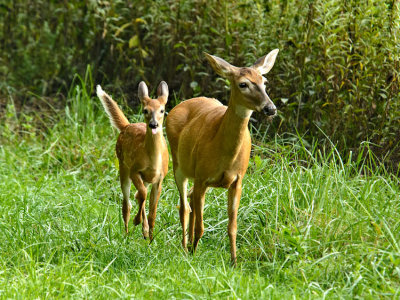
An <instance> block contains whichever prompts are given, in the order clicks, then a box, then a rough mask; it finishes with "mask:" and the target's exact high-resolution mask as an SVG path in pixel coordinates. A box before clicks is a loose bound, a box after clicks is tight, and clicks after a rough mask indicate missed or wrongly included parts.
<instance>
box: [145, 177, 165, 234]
mask: <svg viewBox="0 0 400 300" xmlns="http://www.w3.org/2000/svg"><path fill="white" fill-rule="evenodd" d="M161 184H162V179H161V180H160V181H158V182H156V183H154V184H153V186H152V187H151V192H150V203H149V216H148V221H149V236H150V240H153V229H154V224H155V223H156V214H157V205H158V200H159V199H160V195H161Z"/></svg>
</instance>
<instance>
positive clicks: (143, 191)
mask: <svg viewBox="0 0 400 300" xmlns="http://www.w3.org/2000/svg"><path fill="white" fill-rule="evenodd" d="M131 179H132V182H133V184H134V185H135V187H136V189H137V192H136V194H135V198H136V200H137V202H138V205H139V208H138V212H137V214H136V216H135V219H134V220H133V224H135V225H139V224H140V223H142V222H143V224H142V231H143V237H144V238H148V237H149V224H148V222H147V217H146V213H145V205H146V196H147V188H146V186H145V185H144V183H143V180H142V177H141V176H140V175H139V174H137V173H136V174H133V175H131Z"/></svg>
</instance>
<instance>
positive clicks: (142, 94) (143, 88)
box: [138, 81, 149, 104]
mask: <svg viewBox="0 0 400 300" xmlns="http://www.w3.org/2000/svg"><path fill="white" fill-rule="evenodd" d="M138 97H139V99H140V102H142V104H144V102H145V100H146V98H148V97H149V89H148V88H147V85H146V83H144V81H141V82H140V83H139V88H138Z"/></svg>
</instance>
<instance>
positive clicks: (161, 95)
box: [97, 81, 169, 240]
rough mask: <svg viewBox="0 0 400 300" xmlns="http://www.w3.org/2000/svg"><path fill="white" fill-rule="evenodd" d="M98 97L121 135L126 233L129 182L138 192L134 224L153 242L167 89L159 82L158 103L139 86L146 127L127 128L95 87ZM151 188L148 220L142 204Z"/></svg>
mask: <svg viewBox="0 0 400 300" xmlns="http://www.w3.org/2000/svg"><path fill="white" fill-rule="evenodd" d="M97 96H98V97H99V99H100V100H101V103H102V104H103V106H104V109H105V111H106V112H107V114H108V117H109V119H110V122H111V124H112V125H113V126H114V127H115V128H117V129H118V130H119V132H120V134H119V136H118V140H117V144H116V152H117V157H118V161H119V178H120V182H121V189H122V194H123V202H122V215H123V218H124V223H125V231H126V233H128V223H129V217H130V211H131V208H132V204H131V202H130V201H129V194H130V189H131V182H133V184H134V185H135V187H136V189H137V192H136V194H135V198H136V200H137V202H138V204H139V210H138V213H137V214H136V216H135V218H134V220H133V223H134V224H135V225H139V224H140V223H142V222H143V223H142V231H143V237H144V238H148V237H149V238H150V240H152V239H153V229H154V224H155V219H156V213H157V204H158V199H159V198H160V194H161V184H162V181H163V179H164V177H165V176H166V175H167V172H168V159H169V155H168V148H167V143H166V142H165V139H164V136H163V130H162V124H163V120H164V112H165V104H166V103H167V100H168V85H167V84H166V83H165V82H164V81H162V82H161V83H160V84H159V86H158V88H157V96H158V98H157V99H151V98H149V96H148V89H147V86H146V84H145V83H144V82H143V81H142V82H141V83H140V84H139V90H138V96H139V99H140V101H141V104H142V106H143V113H144V118H145V121H146V123H134V124H130V123H129V121H128V120H127V118H126V117H125V115H124V113H123V112H122V111H121V110H120V109H119V107H118V105H117V103H115V101H114V100H112V98H111V97H110V96H109V95H107V93H105V92H104V91H103V90H102V88H101V86H100V85H98V86H97ZM149 184H152V188H151V193H150V205H149V216H148V219H147V217H146V211H145V203H146V196H147V186H148V185H149Z"/></svg>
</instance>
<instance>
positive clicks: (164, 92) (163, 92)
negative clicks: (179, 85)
mask: <svg viewBox="0 0 400 300" xmlns="http://www.w3.org/2000/svg"><path fill="white" fill-rule="evenodd" d="M168 95H169V92H168V84H167V83H166V82H165V81H161V82H160V84H159V85H158V88H157V96H158V100H159V101H160V102H162V103H163V104H165V103H167V101H168Z"/></svg>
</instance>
